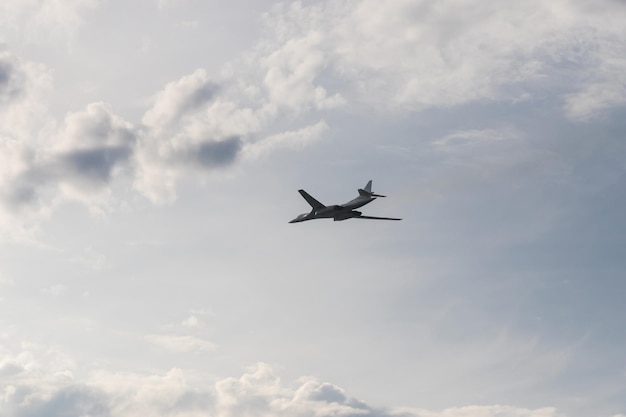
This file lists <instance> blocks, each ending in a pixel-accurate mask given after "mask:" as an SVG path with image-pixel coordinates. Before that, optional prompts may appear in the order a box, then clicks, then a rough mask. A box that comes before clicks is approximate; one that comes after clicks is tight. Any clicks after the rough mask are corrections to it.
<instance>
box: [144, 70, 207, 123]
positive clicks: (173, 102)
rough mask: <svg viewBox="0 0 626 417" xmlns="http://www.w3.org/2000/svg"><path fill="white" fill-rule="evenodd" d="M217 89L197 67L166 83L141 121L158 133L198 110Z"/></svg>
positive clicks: (204, 72)
mask: <svg viewBox="0 0 626 417" xmlns="http://www.w3.org/2000/svg"><path fill="white" fill-rule="evenodd" d="M217 89H218V86H217V84H215V83H213V82H211V81H210V80H209V79H208V76H207V74H206V71H204V70H203V69H198V70H196V71H195V72H193V73H192V74H189V75H186V76H184V77H182V78H181V79H179V80H177V81H174V82H171V83H169V84H167V85H166V86H165V88H164V89H163V90H162V91H161V92H159V94H158V95H157V98H156V101H155V103H154V104H153V106H152V108H151V109H149V110H148V111H147V112H146V114H145V115H144V117H143V119H142V121H143V123H144V124H145V125H146V126H148V127H150V128H151V129H155V130H157V133H160V131H161V130H163V129H166V128H167V127H170V126H171V125H172V124H173V123H175V122H179V121H180V120H181V119H182V118H184V117H186V116H188V115H190V114H193V112H194V111H196V110H199V109H200V108H201V107H202V106H203V105H204V104H206V103H207V102H209V101H210V100H211V99H212V98H213V97H214V96H215V94H216V92H217Z"/></svg>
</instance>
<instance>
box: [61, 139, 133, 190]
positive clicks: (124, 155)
mask: <svg viewBox="0 0 626 417" xmlns="http://www.w3.org/2000/svg"><path fill="white" fill-rule="evenodd" d="M131 154H132V148H131V147H129V146H101V147H97V148H92V149H79V150H75V151H70V152H67V153H65V154H62V155H60V156H59V157H58V159H57V164H58V165H57V166H58V167H59V169H60V172H61V173H62V174H61V177H62V178H66V179H68V180H71V181H76V182H88V183H90V184H95V185H104V184H107V183H109V182H110V181H111V178H112V173H113V170H114V169H115V168H116V167H118V166H120V165H122V164H124V163H127V162H128V160H129V159H130V157H131Z"/></svg>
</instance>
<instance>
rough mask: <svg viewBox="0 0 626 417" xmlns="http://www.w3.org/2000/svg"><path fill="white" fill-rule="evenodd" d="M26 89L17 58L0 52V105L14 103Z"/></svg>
mask: <svg viewBox="0 0 626 417" xmlns="http://www.w3.org/2000/svg"><path fill="white" fill-rule="evenodd" d="M24 88H25V85H24V77H23V74H22V73H21V72H20V70H19V68H18V67H17V63H16V60H15V58H13V57H12V56H11V55H9V54H8V53H6V52H4V53H3V52H1V51H0V103H7V102H10V101H13V100H14V99H16V98H17V97H19V96H20V94H21V93H22V92H23V90H24Z"/></svg>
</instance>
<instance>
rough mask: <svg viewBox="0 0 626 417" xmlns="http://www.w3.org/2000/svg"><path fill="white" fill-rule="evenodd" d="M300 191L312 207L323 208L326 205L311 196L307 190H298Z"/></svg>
mask: <svg viewBox="0 0 626 417" xmlns="http://www.w3.org/2000/svg"><path fill="white" fill-rule="evenodd" d="M298 192H299V193H300V195H301V196H302V198H304V199H305V200H306V202H307V203H309V205H310V206H311V207H313V209H314V210H319V209H323V208H324V207H326V206H325V205H323V204H322V203H320V202H319V201H317V200H316V199H314V198H313V197H311V196H310V195H309V193H307V192H306V191H304V190H298Z"/></svg>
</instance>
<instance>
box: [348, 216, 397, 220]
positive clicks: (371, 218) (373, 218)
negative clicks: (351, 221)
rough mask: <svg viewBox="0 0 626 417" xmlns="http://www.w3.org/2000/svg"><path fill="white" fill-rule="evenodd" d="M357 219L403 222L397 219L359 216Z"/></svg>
mask: <svg viewBox="0 0 626 417" xmlns="http://www.w3.org/2000/svg"><path fill="white" fill-rule="evenodd" d="M354 218H355V219H365V220H402V219H398V218H395V217H375V216H359V217H354Z"/></svg>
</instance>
